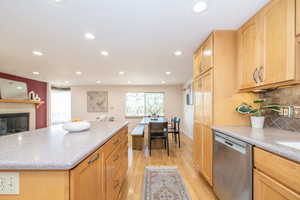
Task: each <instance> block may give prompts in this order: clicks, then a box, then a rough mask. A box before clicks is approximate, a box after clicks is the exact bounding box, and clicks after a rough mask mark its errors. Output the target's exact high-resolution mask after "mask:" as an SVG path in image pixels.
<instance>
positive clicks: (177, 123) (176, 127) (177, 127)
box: [172, 117, 181, 148]
mask: <svg viewBox="0 0 300 200" xmlns="http://www.w3.org/2000/svg"><path fill="white" fill-rule="evenodd" d="M180 120H181V119H180V118H179V117H176V118H175V120H174V130H173V131H172V133H173V134H174V136H175V142H176V143H177V139H178V145H179V148H180Z"/></svg>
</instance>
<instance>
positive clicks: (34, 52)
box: [32, 51, 44, 56]
mask: <svg viewBox="0 0 300 200" xmlns="http://www.w3.org/2000/svg"><path fill="white" fill-rule="evenodd" d="M32 54H33V55H35V56H42V55H44V54H43V53H42V52H40V51H32Z"/></svg>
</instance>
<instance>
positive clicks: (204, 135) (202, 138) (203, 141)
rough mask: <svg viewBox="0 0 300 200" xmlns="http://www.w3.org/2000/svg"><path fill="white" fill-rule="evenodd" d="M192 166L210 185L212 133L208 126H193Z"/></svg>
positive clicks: (196, 123) (199, 124) (196, 124)
mask: <svg viewBox="0 0 300 200" xmlns="http://www.w3.org/2000/svg"><path fill="white" fill-rule="evenodd" d="M194 141H195V142H194V164H195V167H196V169H197V170H199V171H200V172H201V174H202V175H203V176H204V177H205V179H206V180H207V182H208V183H209V184H210V185H212V155H213V152H212V151H213V133H212V129H211V128H210V127H209V126H205V125H203V124H201V123H198V122H195V124H194Z"/></svg>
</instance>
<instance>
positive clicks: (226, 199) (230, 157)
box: [213, 132, 252, 200]
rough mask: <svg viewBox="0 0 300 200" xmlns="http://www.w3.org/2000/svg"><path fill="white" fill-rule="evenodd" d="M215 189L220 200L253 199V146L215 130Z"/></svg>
mask: <svg viewBox="0 0 300 200" xmlns="http://www.w3.org/2000/svg"><path fill="white" fill-rule="evenodd" d="M213 189H214V192H215V194H216V195H217V196H218V198H219V199H220V200H252V147H251V145H250V144H247V143H245V142H242V141H240V140H237V139H235V138H232V137H229V136H227V135H225V134H222V133H219V132H214V157H213Z"/></svg>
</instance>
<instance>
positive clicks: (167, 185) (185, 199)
mask: <svg viewBox="0 0 300 200" xmlns="http://www.w3.org/2000/svg"><path fill="white" fill-rule="evenodd" d="M142 199H143V200H191V198H190V196H189V194H188V192H187V190H186V187H185V185H184V183H183V180H182V178H181V176H180V174H179V171H178V169H177V167H175V166H159V167H158V166H148V167H146V168H145V180H144V192H143V198H142Z"/></svg>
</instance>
